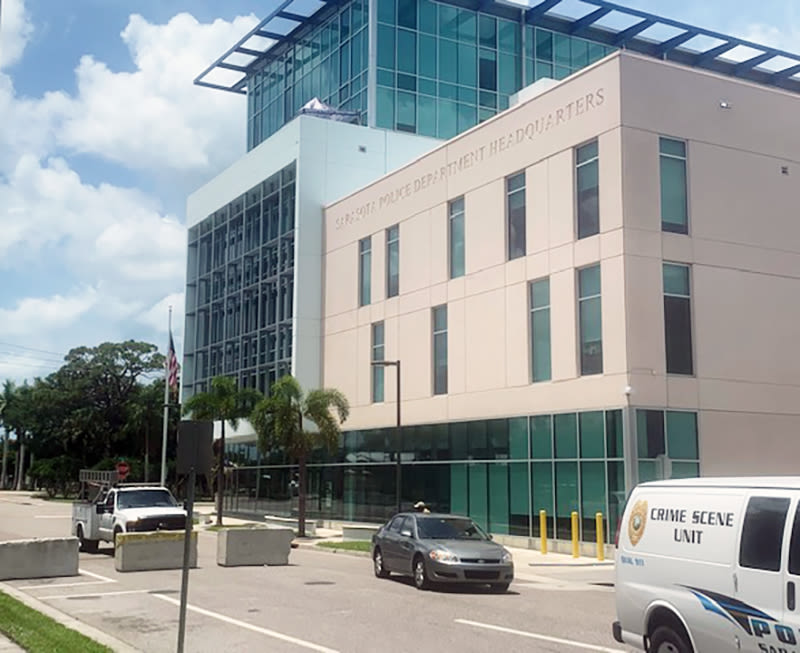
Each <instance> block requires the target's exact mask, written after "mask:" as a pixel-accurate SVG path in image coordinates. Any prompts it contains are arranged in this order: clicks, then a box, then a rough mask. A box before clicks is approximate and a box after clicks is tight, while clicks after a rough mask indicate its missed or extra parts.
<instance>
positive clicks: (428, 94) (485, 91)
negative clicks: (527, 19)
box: [376, 0, 613, 138]
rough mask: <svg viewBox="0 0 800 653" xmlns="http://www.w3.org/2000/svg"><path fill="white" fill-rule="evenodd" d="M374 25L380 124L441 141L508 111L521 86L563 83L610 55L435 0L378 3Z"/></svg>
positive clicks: (587, 43) (597, 46)
mask: <svg viewBox="0 0 800 653" xmlns="http://www.w3.org/2000/svg"><path fill="white" fill-rule="evenodd" d="M377 22H378V29H377V50H378V52H377V64H378V70H377V82H378V88H377V115H376V124H377V126H378V127H385V128H386V129H394V130H398V131H407V132H413V133H417V134H422V135H425V136H434V137H438V138H451V137H453V136H455V135H456V134H458V133H461V132H462V131H465V130H466V129H469V128H470V127H473V126H474V125H476V124H478V123H479V122H482V121H483V120H486V119H487V118H490V117H491V116H493V115H495V114H496V113H497V112H498V111H501V110H503V109H506V108H508V103H509V96H510V95H512V94H514V93H516V92H517V91H519V90H520V88H522V87H523V86H526V85H528V84H531V83H533V82H534V81H536V80H538V79H541V78H542V77H552V78H555V79H563V78H564V77H566V76H567V75H569V74H570V73H572V72H574V71H576V70H579V69H580V68H583V67H585V66H587V65H589V64H590V63H593V62H595V61H597V60H598V59H601V58H602V57H604V56H605V55H606V54H608V53H609V52H611V51H612V50H613V48H610V47H608V46H605V45H601V44H599V43H594V42H591V41H587V40H585V39H580V38H577V37H574V36H567V35H564V34H557V33H555V32H552V31H550V30H547V29H542V28H539V27H534V26H531V25H524V24H522V23H520V22H519V21H516V20H512V19H506V18H501V17H498V16H494V15H491V14H489V13H484V12H480V11H475V10H472V9H466V8H461V7H455V6H453V5H449V4H440V3H436V2H432V0H378V15H377ZM523 43H524V46H523Z"/></svg>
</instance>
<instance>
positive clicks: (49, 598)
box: [36, 590, 153, 601]
mask: <svg viewBox="0 0 800 653" xmlns="http://www.w3.org/2000/svg"><path fill="white" fill-rule="evenodd" d="M152 592H153V590H123V591H121V592H94V593H92V594H53V595H52V596H37V597H36V598H37V599H39V600H40V601H52V600H53V599H88V598H95V597H96V598H98V599H99V598H100V597H103V596H122V595H123V594H150V593H152Z"/></svg>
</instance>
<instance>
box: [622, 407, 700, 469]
mask: <svg viewBox="0 0 800 653" xmlns="http://www.w3.org/2000/svg"><path fill="white" fill-rule="evenodd" d="M636 443H637V452H638V465H639V482H640V483H644V482H645V481H654V480H660V479H665V478H694V477H696V476H700V453H699V451H700V450H699V447H698V442H697V414H696V413H693V412H686V411H674V410H666V411H665V410H637V411H636Z"/></svg>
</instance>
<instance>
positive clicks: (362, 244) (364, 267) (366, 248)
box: [358, 236, 372, 306]
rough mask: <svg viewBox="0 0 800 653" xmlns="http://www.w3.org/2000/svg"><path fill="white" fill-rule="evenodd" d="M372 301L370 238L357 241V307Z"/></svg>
mask: <svg viewBox="0 0 800 653" xmlns="http://www.w3.org/2000/svg"><path fill="white" fill-rule="evenodd" d="M371 301H372V236H367V237H366V238H362V239H361V240H359V241H358V305H359V306H367V305H368V304H369V303H370V302H371Z"/></svg>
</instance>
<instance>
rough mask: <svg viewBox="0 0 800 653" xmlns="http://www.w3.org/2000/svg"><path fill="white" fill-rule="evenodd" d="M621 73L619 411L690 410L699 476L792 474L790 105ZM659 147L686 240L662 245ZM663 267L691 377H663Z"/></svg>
mask: <svg viewBox="0 0 800 653" xmlns="http://www.w3.org/2000/svg"><path fill="white" fill-rule="evenodd" d="M621 70H622V79H623V82H622V122H623V128H622V135H621V139H620V142H621V144H622V151H623V156H622V170H623V183H622V194H623V207H624V209H623V211H624V230H623V234H624V252H625V265H624V279H625V285H626V293H625V302H626V307H627V317H626V323H627V331H628V336H629V337H628V339H627V354H628V358H629V364H630V370H631V386H632V388H633V393H632V395H631V402H632V403H633V404H634V405H642V406H667V407H671V408H684V409H692V410H699V411H700V418H699V434H700V455H701V470H702V473H703V474H708V475H720V474H754V473H763V474H772V473H795V471H796V465H794V463H793V461H794V460H795V459H796V458H797V455H798V454H800V444H797V443H798V440H797V438H796V437H795V434H796V433H797V431H798V426H800V383H798V381H797V360H796V358H797V357H796V356H795V355H794V352H795V350H796V347H797V343H798V342H800V304H798V302H797V301H796V298H797V297H798V296H800V220H798V219H797V215H798V212H797V208H796V197H795V196H796V191H795V189H796V187H797V181H798V175H800V130H798V129H797V116H798V115H800V97H798V96H797V95H796V94H791V93H787V92H784V91H781V90H777V89H770V88H766V87H760V86H758V85H755V84H751V83H747V82H743V81H740V80H735V79H732V78H730V77H723V76H716V75H712V74H710V73H706V72H700V71H696V70H690V69H686V68H682V67H680V66H675V65H673V64H666V63H661V62H654V61H651V60H647V59H646V58H642V57H636V56H625V57H622V59H621ZM676 89H680V92H679V93H677V92H676ZM721 100H725V101H727V102H728V103H729V104H730V106H731V108H730V109H723V108H721V107H720V101H721ZM660 135H665V136H670V137H675V138H680V139H684V140H686V142H687V154H688V164H687V165H688V182H689V185H688V192H689V234H688V235H679V234H667V233H662V232H661V218H660V196H659V192H660V190H659V158H658V138H659V136H660ZM784 167H785V168H786V173H788V174H785V173H784V170H783V169H784ZM664 261H674V262H682V263H687V264H690V265H691V266H692V280H691V282H692V312H693V348H694V358H695V375H694V376H693V377H680V376H672V375H669V376H668V375H666V362H665V351H664V313H663V296H662V292H663V288H662V279H661V275H662V264H663V262H664ZM604 301H605V298H604Z"/></svg>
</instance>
